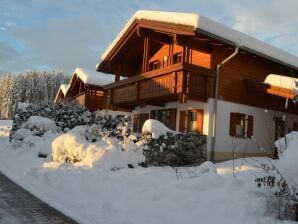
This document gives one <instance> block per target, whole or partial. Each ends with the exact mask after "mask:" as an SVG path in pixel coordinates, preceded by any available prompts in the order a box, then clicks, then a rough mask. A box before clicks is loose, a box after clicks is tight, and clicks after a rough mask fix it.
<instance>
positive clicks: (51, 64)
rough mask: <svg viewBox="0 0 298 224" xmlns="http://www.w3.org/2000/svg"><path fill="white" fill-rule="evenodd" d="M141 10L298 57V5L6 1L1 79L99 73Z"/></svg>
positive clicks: (249, 0)
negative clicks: (205, 21)
mask: <svg viewBox="0 0 298 224" xmlns="http://www.w3.org/2000/svg"><path fill="white" fill-rule="evenodd" d="M139 9H150V10H164V11H180V12H195V13H199V14H202V15H205V16H207V17H209V18H211V19H213V20H216V21H218V22H220V23H223V24H225V25H227V26H229V27H232V28H234V29H237V30H239V31H241V32H244V33H247V34H249V35H251V36H254V37H256V38H258V39H261V40H263V41H265V42H267V43H269V44H272V45H274V46H277V47H279V48H281V49H283V50H285V51H288V52H290V53H292V54H294V55H298V43H297V40H298V29H297V27H298V13H297V12H298V1H297V0H229V1H227V0H150V1H149V0H0V75H1V74H5V73H7V72H11V73H14V72H22V71H26V70H59V71H60V70H62V71H65V72H67V73H71V72H72V71H73V70H74V69H75V67H85V68H88V69H95V65H96V63H97V62H98V60H99V58H100V56H101V54H102V53H103V52H104V51H105V49H106V48H107V47H108V45H109V44H110V43H111V42H112V40H113V39H114V37H115V36H116V35H117V34H118V32H119V31H120V30H121V28H122V27H123V26H124V25H125V24H126V22H127V21H128V19H129V18H130V17H131V16H132V14H133V13H134V12H135V11H136V10H139Z"/></svg>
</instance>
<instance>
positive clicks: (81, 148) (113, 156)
mask: <svg viewBox="0 0 298 224" xmlns="http://www.w3.org/2000/svg"><path fill="white" fill-rule="evenodd" d="M86 131H87V127H85V126H78V127H75V128H73V129H72V130H70V131H69V132H68V133H66V134H63V135H61V136H59V137H57V138H56V139H55V140H54V141H53V142H52V158H53V161H54V162H56V163H60V164H62V163H66V162H70V163H74V164H75V165H76V166H85V167H90V168H92V167H93V166H97V167H103V168H106V169H121V168H125V167H127V166H128V165H129V166H130V167H136V166H138V164H139V163H141V162H143V161H144V159H145V158H144V156H143V153H142V150H140V149H137V147H136V146H135V147H132V145H131V144H133V143H132V142H129V143H130V144H127V146H128V147H125V144H124V143H125V142H123V141H119V140H116V139H113V138H106V139H105V138H102V139H101V140H100V141H96V142H94V143H91V142H89V141H88V140H87V139H86V136H85V134H86ZM123 144H124V145H123Z"/></svg>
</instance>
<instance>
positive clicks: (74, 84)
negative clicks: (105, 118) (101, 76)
mask: <svg viewBox="0 0 298 224" xmlns="http://www.w3.org/2000/svg"><path fill="white" fill-rule="evenodd" d="M63 100H64V101H67V102H70V103H74V104H78V105H81V106H84V107H86V108H87V109H89V110H90V111H94V110H100V109H105V108H106V106H107V97H106V94H105V92H104V89H103V87H102V86H96V85H89V84H86V83H84V82H83V81H82V80H81V79H80V78H79V77H78V76H77V75H76V74H74V75H73V77H72V79H71V81H70V84H69V88H68V91H67V93H66V95H65V96H64V99H63Z"/></svg>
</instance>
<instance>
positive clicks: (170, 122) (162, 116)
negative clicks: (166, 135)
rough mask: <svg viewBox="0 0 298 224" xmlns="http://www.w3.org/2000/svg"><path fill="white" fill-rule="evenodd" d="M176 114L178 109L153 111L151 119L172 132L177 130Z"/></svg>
mask: <svg viewBox="0 0 298 224" xmlns="http://www.w3.org/2000/svg"><path fill="white" fill-rule="evenodd" d="M176 114H177V109H165V110H152V111H151V112H150V118H151V119H156V120H158V121H160V122H162V123H163V124H164V125H165V126H167V127H168V128H169V129H171V130H175V129H176Z"/></svg>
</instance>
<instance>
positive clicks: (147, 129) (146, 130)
mask: <svg viewBox="0 0 298 224" xmlns="http://www.w3.org/2000/svg"><path fill="white" fill-rule="evenodd" d="M142 133H143V135H148V134H150V135H151V136H152V138H154V139H157V138H159V137H160V136H161V135H166V134H167V133H175V132H174V131H172V130H171V129H169V128H168V127H166V126H165V125H164V124H163V123H161V122H160V121H158V120H154V119H148V120H146V121H145V123H144V125H143V128H142Z"/></svg>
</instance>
